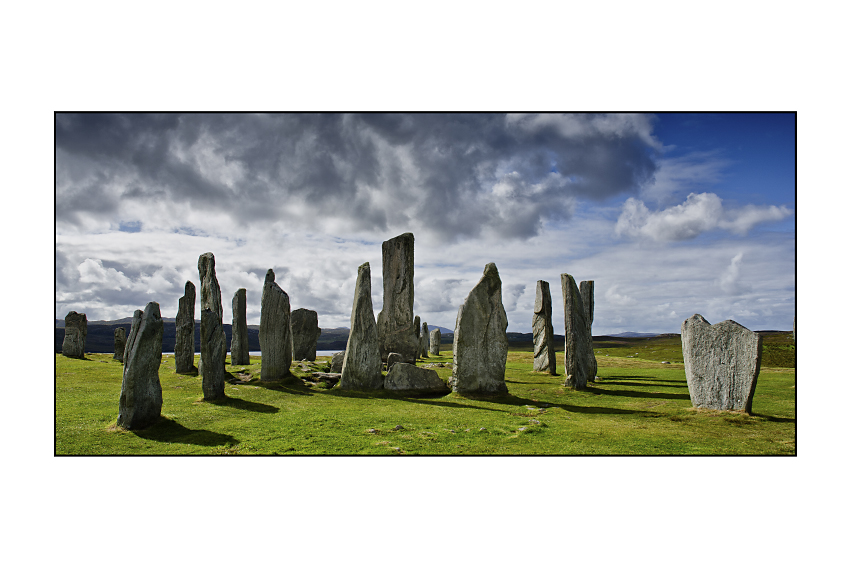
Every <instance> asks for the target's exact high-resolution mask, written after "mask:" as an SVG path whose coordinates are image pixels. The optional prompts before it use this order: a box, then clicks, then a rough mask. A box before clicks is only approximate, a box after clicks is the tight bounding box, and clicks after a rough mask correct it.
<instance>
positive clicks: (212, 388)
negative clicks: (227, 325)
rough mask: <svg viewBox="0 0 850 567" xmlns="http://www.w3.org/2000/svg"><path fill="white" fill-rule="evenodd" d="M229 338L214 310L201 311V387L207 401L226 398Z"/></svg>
mask: <svg viewBox="0 0 850 567" xmlns="http://www.w3.org/2000/svg"><path fill="white" fill-rule="evenodd" d="M226 341H227V337H226V336H225V334H224V329H223V328H222V324H221V317H219V316H218V314H217V313H216V312H215V311H213V310H212V309H201V359H202V360H204V364H203V365H202V366H201V369H200V374H201V377H202V380H201V387H202V390H203V391H204V399H205V400H217V399H219V398H223V397H224V380H225V378H226V377H227V371H226V370H225V368H224V359H225V357H226V356H227V342H226Z"/></svg>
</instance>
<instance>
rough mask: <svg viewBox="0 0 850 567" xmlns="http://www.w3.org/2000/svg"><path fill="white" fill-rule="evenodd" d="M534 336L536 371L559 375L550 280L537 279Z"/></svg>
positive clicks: (532, 321)
mask: <svg viewBox="0 0 850 567" xmlns="http://www.w3.org/2000/svg"><path fill="white" fill-rule="evenodd" d="M531 329H532V331H533V336H534V365H533V367H532V370H534V371H535V372H548V373H549V374H551V375H552V376H557V372H556V368H557V364H558V361H557V360H556V358H555V329H554V328H553V327H552V294H551V293H549V282H547V281H543V280H537V295H535V297H534V315H532V317H531Z"/></svg>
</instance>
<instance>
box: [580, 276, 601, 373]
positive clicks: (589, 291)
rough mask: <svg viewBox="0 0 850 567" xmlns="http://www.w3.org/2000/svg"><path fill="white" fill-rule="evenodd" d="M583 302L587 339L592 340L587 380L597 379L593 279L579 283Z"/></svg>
mask: <svg viewBox="0 0 850 567" xmlns="http://www.w3.org/2000/svg"><path fill="white" fill-rule="evenodd" d="M578 289H579V293H580V294H581V302H582V304H583V305H584V321H585V323H587V339H588V340H589V341H590V349H589V353H590V356H589V357H588V359H587V380H588V381H589V382H595V381H596V370H597V365H596V354H595V353H594V352H593V304H594V299H593V280H589V281H583V282H581V283H580V284H578Z"/></svg>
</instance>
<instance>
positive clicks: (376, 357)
mask: <svg viewBox="0 0 850 567" xmlns="http://www.w3.org/2000/svg"><path fill="white" fill-rule="evenodd" d="M382 365H383V364H382V361H381V351H380V347H379V342H378V328H377V325H376V323H375V313H374V311H372V278H371V270H370V269H369V262H366V263H365V264H363V265H362V266H360V267H359V268H358V269H357V284H356V285H355V287H354V305H353V307H352V309H351V331H350V332H349V334H348V344H347V345H346V347H345V358H344V359H343V363H342V378H341V379H340V381H339V384H338V385H337V387H338V388H341V389H343V390H375V389H379V388H383V387H384V376H383V374H382V373H381V367H382Z"/></svg>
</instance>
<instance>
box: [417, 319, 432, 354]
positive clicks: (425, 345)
mask: <svg viewBox="0 0 850 567" xmlns="http://www.w3.org/2000/svg"><path fill="white" fill-rule="evenodd" d="M430 347H431V335H430V333H429V331H428V323H425V322H424V321H423V323H422V332H421V333H420V334H419V352H418V353H417V354H418V355H419V358H428V349H429V348H430Z"/></svg>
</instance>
